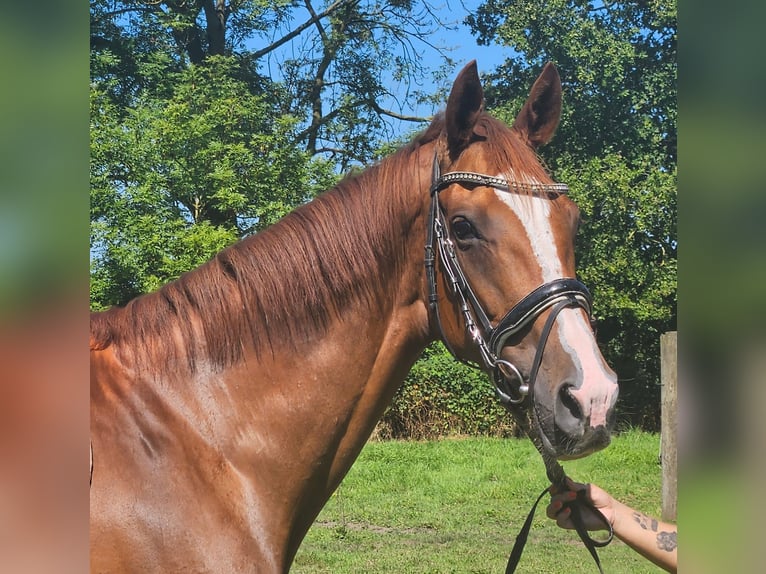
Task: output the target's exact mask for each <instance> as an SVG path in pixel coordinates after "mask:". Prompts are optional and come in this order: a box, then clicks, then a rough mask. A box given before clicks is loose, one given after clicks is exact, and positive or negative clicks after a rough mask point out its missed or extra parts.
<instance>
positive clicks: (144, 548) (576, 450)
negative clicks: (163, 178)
mask: <svg viewBox="0 0 766 574" xmlns="http://www.w3.org/2000/svg"><path fill="white" fill-rule="evenodd" d="M483 107H484V95H483V90H482V87H481V84H480V81H479V76H478V73H477V70H476V63H475V62H471V63H470V64H469V65H468V66H466V67H465V68H464V69H463V70H462V71H461V72H460V74H459V75H458V77H457V79H456V80H455V84H454V86H453V88H452V91H451V94H450V96H449V98H448V101H447V107H446V110H445V111H444V112H443V113H441V114H439V115H437V117H436V118H435V119H434V121H433V122H432V124H431V125H430V127H429V128H428V129H427V130H426V131H425V132H423V133H422V134H421V135H420V136H419V137H417V138H416V139H415V140H414V141H413V142H411V143H410V144H409V145H407V146H405V147H404V148H402V149H401V150H399V151H398V152H396V153H395V154H393V155H392V156H390V157H388V158H386V159H384V160H382V161H380V162H379V163H378V164H377V165H374V166H372V167H370V168H368V169H366V170H365V171H363V172H362V173H360V174H359V175H357V176H355V177H349V178H346V179H345V180H344V181H342V182H341V183H340V184H339V185H338V186H337V187H335V188H334V189H332V190H330V191H328V192H326V193H325V194H323V195H321V196H320V197H319V198H317V199H316V200H314V201H312V202H311V203H309V204H306V205H303V206H301V207H300V208H298V209H296V210H295V211H294V212H292V213H291V214H289V215H287V216H286V217H285V218H284V219H282V220H281V221H280V222H278V223H277V224H275V225H274V226H272V227H270V228H269V229H266V230H264V231H262V232H260V233H258V234H256V235H254V236H252V237H249V238H247V239H244V240H242V241H240V242H238V243H237V244H235V245H233V246H231V247H229V248H227V249H224V250H223V251H221V252H220V253H218V254H217V255H216V256H215V257H214V258H213V259H211V260H210V261H209V262H207V263H206V264H204V265H202V266H201V267H199V268H198V269H196V270H194V271H191V272H189V273H187V274H185V275H183V276H182V277H180V278H179V279H178V280H176V281H174V282H171V283H169V284H167V285H165V286H164V287H162V288H161V289H159V290H158V291H157V292H155V293H151V294H148V295H144V296H142V297H139V298H137V299H135V300H133V301H131V302H130V303H128V304H127V305H126V306H125V307H124V308H113V309H110V310H108V311H105V312H103V313H95V314H93V316H92V320H91V455H92V458H91V468H90V470H91V491H90V502H91V505H90V509H91V569H92V572H94V573H101V572H142V573H145V572H163V573H168V572H265V573H281V572H287V571H288V570H289V568H290V565H291V563H292V561H293V558H294V557H295V554H296V551H297V550H298V546H299V545H300V543H301V540H302V539H303V537H304V536H305V534H306V532H307V531H308V529H309V527H310V526H311V524H312V522H313V521H314V519H315V518H316V516H317V515H318V513H319V511H320V509H321V508H322V506H323V505H324V504H325V502H326V501H327V500H328V498H329V496H330V495H331V493H332V492H333V491H334V490H335V489H336V488H337V486H338V485H339V484H340V482H341V480H342V479H343V477H344V475H345V474H346V472H347V471H348V470H349V468H350V467H351V465H352V463H353V462H354V459H355V458H356V457H357V455H358V454H359V452H360V450H361V449H362V447H363V446H364V444H365V441H366V440H367V439H368V437H369V436H370V433H371V432H372V430H373V428H374V426H375V424H376V422H377V421H378V419H379V418H380V417H381V416H382V414H383V412H384V409H385V408H386V406H387V405H388V404H389V402H390V401H391V399H392V397H393V395H394V393H395V392H396V390H397V388H398V387H399V385H400V384H401V382H402V380H403V379H404V377H405V376H406V374H407V372H408V370H409V369H410V367H411V366H412V364H413V363H414V362H415V360H416V359H417V358H418V356H419V354H420V353H421V351H422V350H423V349H424V348H425V347H426V346H427V345H428V344H429V343H430V342H431V341H434V340H436V339H439V338H441V339H442V340H443V341H444V342H445V344H446V345H447V346H448V348H449V349H450V350H451V351H452V352H453V353H454V354H455V356H456V357H458V358H459V359H461V360H464V361H470V362H474V363H478V364H480V365H481V366H482V367H483V368H485V369H486V370H487V371H488V372H489V373H490V375H491V378H492V380H493V381H494V383H495V385H496V386H497V392H498V396H499V397H500V398H501V400H503V401H504V402H505V403H507V404H508V405H509V408H510V409H511V410H512V411H513V412H515V413H516V414H517V415H518V416H519V417H520V418H521V419H524V420H526V421H527V422H526V423H525V424H527V425H528V427H529V429H528V430H529V432H530V435H531V436H532V438H533V440H535V442H536V444H537V445H538V447H539V448H540V449H541V451H543V452H544V453H547V455H549V456H551V457H556V458H560V459H564V458H575V457H580V456H585V455H587V454H589V453H591V452H593V451H595V450H598V449H599V448H602V447H604V446H606V445H607V444H608V442H609V432H610V428H611V425H612V420H613V418H614V417H613V411H614V405H615V402H616V399H617V384H616V377H615V374H614V373H613V372H612V370H611V369H610V368H609V367H608V366H607V365H606V363H605V361H604V359H603V357H602V356H601V354H600V352H599V350H598V347H597V345H596V341H595V338H594V335H593V332H592V330H591V325H590V323H589V319H590V297H589V295H588V292H587V289H585V287H584V286H583V285H582V284H581V283H580V282H579V281H577V280H576V278H575V265H574V247H573V243H574V236H575V233H576V230H577V225H578V209H577V207H576V206H575V204H574V203H573V202H572V201H571V200H570V199H569V198H568V197H567V196H566V186H565V185H563V184H557V183H554V182H553V181H552V180H551V178H550V176H549V175H548V174H547V172H546V171H545V169H544V168H543V167H542V166H541V164H540V163H539V161H538V159H537V157H536V154H535V149H536V148H537V147H538V146H540V145H542V144H545V143H547V142H548V141H549V140H550V138H551V137H552V136H553V133H554V131H555V129H556V127H557V125H558V121H559V117H560V111H561V82H560V79H559V75H558V72H557V71H556V69H555V67H554V66H553V65H552V64H548V65H547V66H546V67H545V68H544V70H543V71H542V73H541V74H540V77H539V78H538V79H537V80H536V82H535V83H534V85H533V87H532V89H531V92H530V95H529V98H528V100H527V101H526V103H525V104H524V106H523V108H522V109H521V111H520V113H519V115H518V117H517V118H516V120H515V122H514V125H513V127H511V128H509V127H508V126H506V125H505V124H503V123H502V122H500V121H498V120H496V119H493V118H492V117H491V116H489V115H488V114H487V113H485V112H484V110H483ZM424 243H425V244H426V250H425V258H424V255H423V246H424ZM424 259H425V261H424ZM543 349H545V352H544V353H543Z"/></svg>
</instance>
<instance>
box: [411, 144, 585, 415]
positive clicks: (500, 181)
mask: <svg viewBox="0 0 766 574" xmlns="http://www.w3.org/2000/svg"><path fill="white" fill-rule="evenodd" d="M440 171H441V170H440V167H439V161H438V158H437V156H436V155H434V163H433V172H432V178H431V189H430V194H431V208H430V215H429V221H428V225H427V228H428V230H427V234H426V253H425V267H426V277H427V280H428V304H429V308H430V309H431V311H432V313H433V315H434V316H435V318H436V324H437V326H438V329H439V334H440V335H441V338H442V340H443V341H444V344H445V346H446V347H447V349H448V350H449V351H450V353H451V354H452V355H453V356H454V357H455V358H456V359H458V360H460V361H462V362H466V363H467V361H466V360H464V359H462V358H460V357H459V356H458V355H457V353H455V351H454V349H453V348H452V346H451V345H450V343H449V341H448V340H447V337H446V336H445V335H444V330H443V329H442V323H441V318H440V316H439V305H438V303H437V295H436V257H435V249H434V242H436V246H435V247H436V249H437V250H438V252H439V258H440V260H441V263H442V268H443V269H444V273H445V274H446V277H447V282H448V284H449V286H450V289H451V291H452V293H453V294H455V295H456V296H457V297H458V299H459V303H460V312H461V314H462V315H463V320H464V322H465V328H466V330H467V332H468V334H469V336H470V337H471V339H472V340H473V342H474V343H475V344H476V346H477V347H478V350H479V354H480V355H481V359H482V362H483V363H484V367H485V368H486V370H487V371H488V372H490V373H492V381H493V383H494V385H495V392H496V394H497V397H498V399H499V400H500V402H502V403H503V404H505V405H518V404H521V403H522V402H524V400H525V399H526V397H527V396H528V394H529V391H530V389H531V388H534V382H535V379H536V377H537V373H538V371H539V369H540V364H541V363H542V357H543V350H544V349H545V344H546V342H547V339H548V335H549V334H550V331H551V329H552V328H553V323H554V321H555V320H556V316H557V315H558V314H559V313H560V312H561V311H562V310H563V309H565V308H567V307H581V308H582V309H584V310H585V312H586V313H587V314H588V317H589V318H590V317H591V296H590V292H589V291H588V288H587V287H586V286H585V285H584V284H583V283H581V282H580V281H578V280H577V279H574V278H560V279H554V280H553V281H549V282H548V283H545V284H543V285H540V286H539V287H537V288H536V289H534V290H533V291H532V292H530V293H529V294H528V295H526V296H525V297H524V298H523V299H521V301H519V302H518V303H516V305H514V306H513V307H512V308H511V310H510V311H508V312H507V313H506V314H505V316H503V318H502V319H500V321H499V322H498V323H497V325H495V326H494V327H493V326H492V323H491V322H490V320H489V318H488V316H487V313H486V312H485V311H484V308H483V307H482V305H481V303H480V302H479V299H478V297H477V296H476V294H475V293H474V291H473V289H471V285H470V283H469V282H468V279H467V278H466V276H465V273H463V269H462V268H461V266H460V262H459V261H458V258H457V253H456V251H455V246H454V244H453V243H452V240H451V239H450V238H449V233H448V227H447V223H446V221H445V219H444V212H443V211H442V210H441V208H440V206H439V192H440V191H442V190H443V189H445V188H446V187H449V186H450V185H452V184H455V183H458V184H462V185H464V186H471V187H475V186H486V187H492V188H494V189H498V190H500V191H505V192H508V193H519V192H526V193H533V194H538V195H542V194H546V195H551V194H553V195H563V194H566V193H567V192H568V191H569V188H568V187H567V186H566V185H565V184H563V183H522V182H515V181H508V180H507V179H505V178H502V177H495V176H490V175H484V174H481V173H474V172H470V171H453V172H449V173H445V174H443V175H441V173H440ZM546 309H551V313H550V315H548V319H547V320H546V323H545V325H544V327H543V330H542V334H541V337H540V342H539V343H538V346H537V351H536V353H535V358H534V361H533V362H532V368H531V369H530V372H529V377H528V378H527V379H525V378H524V376H523V375H522V374H521V371H519V369H518V368H517V367H516V366H515V365H514V364H513V363H511V362H509V361H506V360H504V359H500V358H499V357H500V352H501V351H502V349H503V347H504V346H505V345H506V343H507V341H508V339H510V338H511V337H512V336H513V335H515V334H517V333H519V332H520V331H522V330H523V329H524V328H525V327H526V326H527V325H529V324H531V323H532V322H533V321H535V319H537V318H538V317H539V316H540V315H541V314H542V313H543V312H544V311H545V310H546ZM469 364H470V363H469Z"/></svg>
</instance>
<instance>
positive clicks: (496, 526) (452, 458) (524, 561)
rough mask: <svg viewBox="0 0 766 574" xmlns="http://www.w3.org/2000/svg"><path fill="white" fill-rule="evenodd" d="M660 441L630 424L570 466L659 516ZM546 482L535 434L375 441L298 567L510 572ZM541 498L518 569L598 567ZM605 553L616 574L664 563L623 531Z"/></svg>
mask: <svg viewBox="0 0 766 574" xmlns="http://www.w3.org/2000/svg"><path fill="white" fill-rule="evenodd" d="M658 452H659V437H658V436H657V435H652V434H647V433H643V432H640V431H635V430H631V431H627V432H624V433H622V434H621V435H619V436H617V437H615V438H614V440H613V442H612V445H611V446H610V447H609V448H608V449H606V450H604V451H602V452H600V453H597V454H595V455H592V456H590V457H588V458H585V459H581V460H577V461H570V462H566V463H564V468H565V469H566V471H567V473H568V474H569V475H570V476H571V477H572V478H574V479H575V480H578V481H580V482H595V483H597V484H599V485H601V486H602V487H604V488H605V489H607V490H608V491H610V492H611V493H612V494H613V495H614V496H615V497H617V498H619V499H621V500H622V501H623V502H625V503H626V504H629V505H631V506H633V507H634V508H637V509H640V510H642V511H643V512H646V513H648V514H651V515H654V516H659V514H660V506H661V500H660V496H661V494H660V493H661V471H660V467H659V465H658V462H657V455H658ZM545 486H546V480H545V471H544V468H543V464H542V461H541V460H540V457H539V455H538V454H537V452H536V451H535V450H534V448H533V447H532V445H531V443H530V442H529V441H527V440H516V439H494V438H464V439H444V440H438V441H429V442H399V441H390V442H370V443H368V444H367V446H366V447H365V448H364V450H363V451H362V454H361V455H360V457H359V459H358V460H357V462H356V463H355V464H354V466H353V468H352V469H351V471H350V472H349V474H348V476H347V477H346V479H345V480H344V481H343V483H342V484H341V486H340V488H339V489H338V491H337V492H336V493H335V494H334V495H333V496H332V498H331V499H330V501H329V502H328V503H327V505H326V506H325V508H324V509H323V510H322V512H321V514H320V515H319V517H318V518H317V521H316V522H315V524H314V526H312V528H311V530H310V531H309V533H308V536H307V537H306V540H305V541H304V543H303V545H302V547H301V549H300V550H299V552H298V555H297V557H296V559H295V562H294V564H293V568H292V570H291V572H292V573H294V574H309V573H310V574H319V573H332V574H344V573H354V574H357V573H359V574H362V573H365V574H366V573H394V572H396V573H403V574H404V573H406V574H409V573H412V574H416V573H423V574H425V573H429V574H430V573H460V574H464V573H476V574H478V573H487V574H490V573H491V574H497V573H502V572H504V571H505V565H506V562H507V560H508V554H509V553H510V551H511V548H512V546H513V543H514V540H515V537H516V534H517V533H518V531H519V529H520V528H521V525H522V523H523V522H524V519H525V518H526V515H527V512H529V509H530V507H531V505H532V503H533V502H534V500H535V498H536V497H537V495H538V494H539V493H540V491H541V490H542V489H543V488H544V487H545ZM541 505H542V506H541V507H539V508H538V512H537V516H536V518H535V521H534V523H533V526H532V530H531V532H530V536H529V540H528V542H527V546H526V548H525V550H524V555H523V556H522V558H521V563H520V564H519V567H518V569H517V572H518V573H519V574H522V573H537V574H540V573H554V572H555V573H560V572H566V573H576V572H587V573H589V574H593V573H594V572H598V570H597V568H596V566H595V564H594V563H593V562H592V560H591V558H590V556H589V554H588V552H587V550H586V549H585V547H584V546H582V544H581V543H580V540H579V538H578V537H577V535H576V534H575V533H574V532H570V531H565V530H562V529H560V528H558V527H557V526H556V524H555V523H554V522H553V521H552V520H550V519H548V518H546V517H545V511H544V504H543V503H541ZM599 555H600V557H601V562H602V564H603V566H604V570H605V572H607V573H608V574H618V573H627V572H630V573H655V572H661V570H660V569H658V568H657V567H655V566H653V565H652V564H651V563H649V562H647V561H646V560H644V559H642V558H641V557H639V556H638V555H637V554H635V553H634V552H633V551H632V550H630V549H629V548H628V547H626V546H625V545H624V544H622V543H621V542H620V541H618V540H615V541H614V542H613V543H612V544H610V545H609V546H607V547H606V548H603V549H601V550H600V552H599Z"/></svg>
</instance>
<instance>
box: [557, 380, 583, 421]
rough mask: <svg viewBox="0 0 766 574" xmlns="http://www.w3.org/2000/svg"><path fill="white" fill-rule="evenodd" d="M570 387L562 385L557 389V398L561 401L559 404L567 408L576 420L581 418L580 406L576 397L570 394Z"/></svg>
mask: <svg viewBox="0 0 766 574" xmlns="http://www.w3.org/2000/svg"><path fill="white" fill-rule="evenodd" d="M571 389H572V386H571V385H562V386H561V388H560V389H559V400H560V401H561V404H562V405H564V406H565V407H566V408H567V410H569V412H570V413H571V414H572V416H573V417H574V418H575V419H576V420H582V418H583V412H582V408H580V403H579V402H577V399H576V398H575V397H574V395H573V394H572V391H571Z"/></svg>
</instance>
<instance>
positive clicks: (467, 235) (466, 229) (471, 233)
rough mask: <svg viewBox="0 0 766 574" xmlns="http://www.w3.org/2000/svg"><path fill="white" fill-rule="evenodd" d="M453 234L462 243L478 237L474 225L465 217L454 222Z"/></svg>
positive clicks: (457, 218)
mask: <svg viewBox="0 0 766 574" xmlns="http://www.w3.org/2000/svg"><path fill="white" fill-rule="evenodd" d="M452 233H454V234H455V238H457V239H458V240H460V241H464V240H467V239H473V238H475V237H476V230H475V229H474V228H473V225H471V222H470V221H468V220H467V219H465V218H463V217H456V218H455V219H453V220H452Z"/></svg>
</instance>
